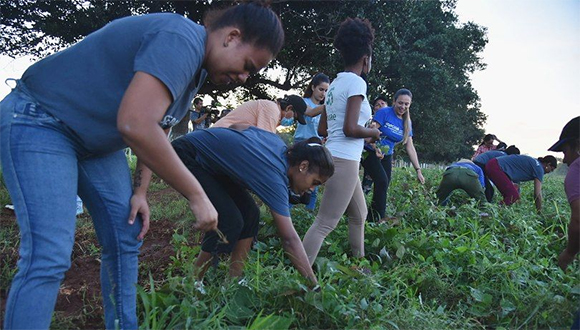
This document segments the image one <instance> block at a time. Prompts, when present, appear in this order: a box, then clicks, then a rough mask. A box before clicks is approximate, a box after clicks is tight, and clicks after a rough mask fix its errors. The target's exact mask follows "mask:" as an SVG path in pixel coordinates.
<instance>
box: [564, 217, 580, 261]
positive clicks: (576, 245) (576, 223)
mask: <svg viewBox="0 0 580 330" xmlns="http://www.w3.org/2000/svg"><path fill="white" fill-rule="evenodd" d="M576 215H577V214H576ZM579 251H580V219H578V217H577V216H576V219H574V215H572V217H571V218H570V224H569V225H568V245H567V246H566V252H567V253H568V254H570V255H573V256H575V255H576V254H577V253H578V252H579Z"/></svg>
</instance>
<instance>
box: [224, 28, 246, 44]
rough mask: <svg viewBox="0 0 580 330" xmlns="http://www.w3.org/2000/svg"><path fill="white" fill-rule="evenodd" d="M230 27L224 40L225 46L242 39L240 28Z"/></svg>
mask: <svg viewBox="0 0 580 330" xmlns="http://www.w3.org/2000/svg"><path fill="white" fill-rule="evenodd" d="M228 29H229V30H228V32H227V34H226V37H225V40H224V47H228V46H229V44H230V43H232V42H238V41H240V40H241V39H242V32H241V31H240V30H239V29H238V28H234V27H231V28H228Z"/></svg>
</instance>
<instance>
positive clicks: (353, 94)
mask: <svg viewBox="0 0 580 330" xmlns="http://www.w3.org/2000/svg"><path fill="white" fill-rule="evenodd" d="M373 40H374V31H373V28H372V27H371V24H370V22H369V21H368V20H366V19H365V20H361V19H359V18H355V19H352V18H347V19H346V20H345V21H343V22H342V24H341V25H340V27H339V29H338V32H337V34H336V37H335V39H334V46H335V47H336V49H338V51H339V52H340V54H341V55H342V58H343V60H344V66H345V68H344V72H340V73H339V74H338V75H337V77H336V79H335V80H334V81H333V82H332V83H331V84H330V88H329V90H328V94H327V95H326V101H325V106H326V108H325V110H324V111H323V112H322V117H321V120H320V125H319V129H318V131H319V133H321V135H326V133H328V139H327V142H326V147H327V148H328V150H330V153H331V154H332V158H333V160H334V166H335V168H336V170H335V174H334V176H333V177H332V178H330V179H329V180H328V182H327V183H326V186H325V191H324V195H323V196H322V201H321V202H320V209H319V210H318V215H317V216H316V219H315V221H314V223H313V224H312V226H311V227H310V229H308V232H307V233H306V235H305V236H304V240H303V243H304V249H305V250H306V253H307V255H308V259H309V261H310V264H313V263H314V260H315V259H316V256H317V255H318V252H319V251H320V247H321V245H322V242H323V241H324V238H325V237H326V236H327V235H328V234H329V233H330V232H331V231H332V230H334V228H335V227H336V225H337V224H338V222H339V220H340V218H341V217H342V215H343V214H344V213H345V211H346V212H347V214H348V217H349V225H348V227H349V242H350V246H351V249H352V252H353V255H354V256H355V257H362V256H364V221H365V218H366V213H367V209H366V203H365V199H364V194H363V192H362V188H361V184H360V180H359V176H358V169H359V161H360V157H361V153H362V150H363V144H364V139H365V138H370V139H372V140H373V141H374V140H376V139H378V138H379V135H380V132H379V130H378V129H376V128H367V127H365V126H364V125H365V123H366V122H367V121H368V120H369V119H370V118H371V106H370V104H369V102H368V100H367V97H366V95H367V84H366V81H365V78H366V75H367V74H368V73H369V71H370V69H371V56H372V43H373Z"/></svg>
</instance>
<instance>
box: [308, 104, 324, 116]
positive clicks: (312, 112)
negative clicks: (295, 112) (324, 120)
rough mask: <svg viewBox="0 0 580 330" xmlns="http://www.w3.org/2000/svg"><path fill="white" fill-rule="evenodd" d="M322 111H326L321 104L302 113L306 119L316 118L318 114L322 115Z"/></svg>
mask: <svg viewBox="0 0 580 330" xmlns="http://www.w3.org/2000/svg"><path fill="white" fill-rule="evenodd" d="M324 109H326V106H325V105H324V104H321V105H319V106H317V107H315V108H310V107H308V108H306V111H305V112H304V114H305V115H306V116H308V117H315V116H318V115H319V114H321V113H322V111H324Z"/></svg>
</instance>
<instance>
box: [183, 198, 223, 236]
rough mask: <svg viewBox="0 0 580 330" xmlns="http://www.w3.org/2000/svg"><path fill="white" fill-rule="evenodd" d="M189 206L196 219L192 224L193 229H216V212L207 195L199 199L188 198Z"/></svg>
mask: <svg viewBox="0 0 580 330" xmlns="http://www.w3.org/2000/svg"><path fill="white" fill-rule="evenodd" d="M189 208H190V209H191V212H192V213H193V215H195V219H196V221H195V224H194V225H193V227H194V228H195V229H197V230H200V231H203V232H207V231H211V230H215V229H217V223H218V213H217V210H216V209H215V207H214V206H213V204H212V203H211V201H210V200H209V198H207V196H203V198H201V199H199V198H197V199H190V200H189Z"/></svg>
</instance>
